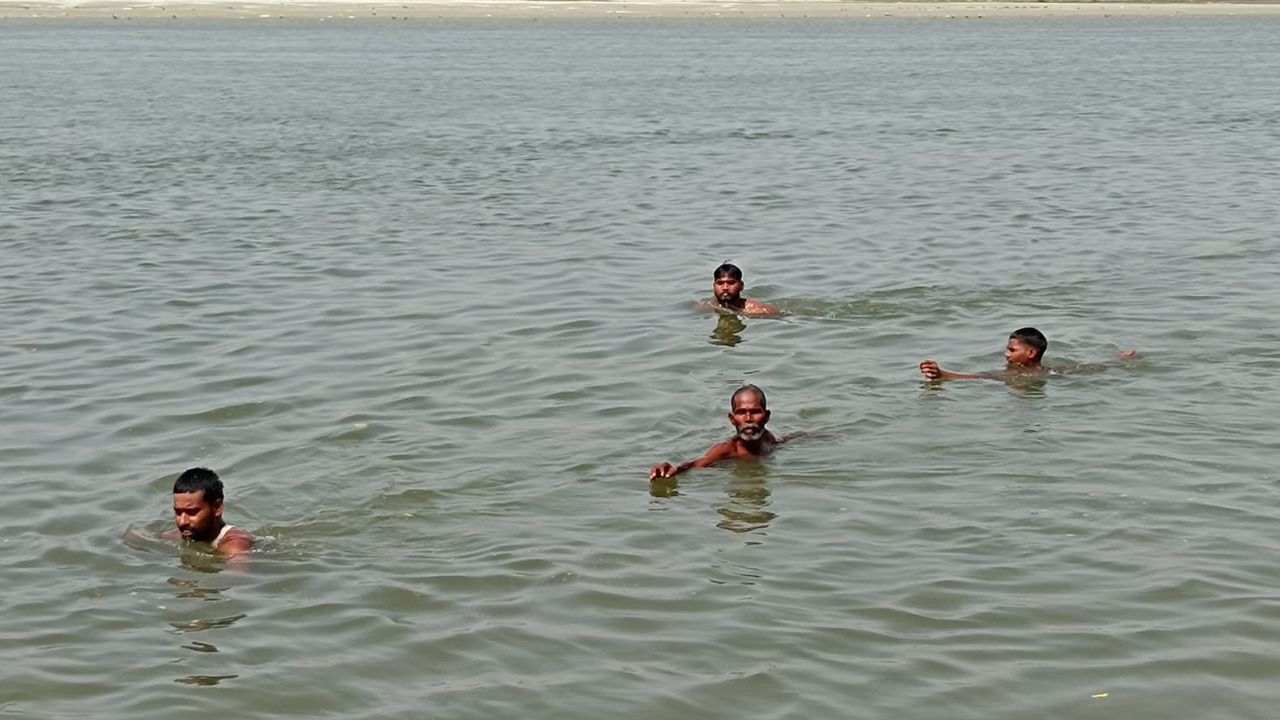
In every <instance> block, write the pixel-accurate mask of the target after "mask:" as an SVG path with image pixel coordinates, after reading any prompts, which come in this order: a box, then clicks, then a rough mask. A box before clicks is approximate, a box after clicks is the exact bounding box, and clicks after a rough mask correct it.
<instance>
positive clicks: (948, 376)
mask: <svg viewBox="0 0 1280 720" xmlns="http://www.w3.org/2000/svg"><path fill="white" fill-rule="evenodd" d="M920 372H921V373H923V374H924V376H925V377H926V378H928V379H930V380H994V379H995V378H992V377H989V376H987V375H966V374H964V373H954V372H949V371H947V370H943V369H942V368H940V367H938V363H937V361H936V360H925V361H924V362H922V363H920Z"/></svg>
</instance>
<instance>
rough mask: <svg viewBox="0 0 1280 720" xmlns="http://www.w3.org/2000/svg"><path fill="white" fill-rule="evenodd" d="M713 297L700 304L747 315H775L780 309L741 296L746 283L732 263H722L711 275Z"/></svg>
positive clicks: (780, 312) (779, 313) (740, 272)
mask: <svg viewBox="0 0 1280 720" xmlns="http://www.w3.org/2000/svg"><path fill="white" fill-rule="evenodd" d="M711 278H712V282H711V292H712V295H713V297H712V298H711V299H710V300H704V301H702V302H701V303H700V306H702V307H705V308H708V309H712V310H724V311H728V312H732V313H737V314H739V315H745V316H748V317H777V316H779V315H781V314H782V310H780V309H778V308H776V307H774V306H772V305H769V304H766V303H762V302H758V301H756V300H751V299H748V298H744V297H742V291H743V289H745V288H746V285H745V284H744V283H743V282H742V269H741V268H739V267H738V266H737V265H734V264H733V263H724V264H723V265H721V266H720V267H718V268H716V269H715V272H714V273H712V275H711Z"/></svg>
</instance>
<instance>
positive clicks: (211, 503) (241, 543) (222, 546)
mask: <svg viewBox="0 0 1280 720" xmlns="http://www.w3.org/2000/svg"><path fill="white" fill-rule="evenodd" d="M173 522H174V524H175V525H177V526H178V531H177V534H178V535H180V536H181V537H182V540H183V542H186V543H192V542H201V543H209V544H210V545H212V546H213V549H214V550H216V551H217V552H218V554H219V555H221V556H223V557H224V558H227V559H231V558H234V557H235V556H237V555H240V554H242V553H247V552H249V549H250V548H252V547H253V536H252V535H250V534H249V533H247V532H245V531H244V530H241V529H240V528H238V527H235V526H234V525H228V524H227V523H226V522H224V521H223V519H222V480H221V479H219V478H218V473H216V472H214V471H212V470H210V469H208V468H200V467H197V468H191V469H190V470H187V471H186V472H184V473H182V474H181V475H179V476H178V479H177V481H176V482H174V483H173Z"/></svg>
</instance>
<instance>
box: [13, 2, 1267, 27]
mask: <svg viewBox="0 0 1280 720" xmlns="http://www.w3.org/2000/svg"><path fill="white" fill-rule="evenodd" d="M1231 15H1238V16H1271V17H1280V2H1278V3H1271V2H1267V3H1115V2H1100V3H1073V2H1047V3H1046V2H959V1H953V2H901V3H886V2H813V1H812V0H744V1H740V2H684V1H682V0H650V1H648V2H630V1H625V2H624V1H622V0H616V1H612V2H575V1H570V2H564V1H561V0H551V1H546V0H542V1H540V0H402V1H401V2H377V1H372V0H369V1H366V0H354V1H353V0H311V1H309V2H291V1H288V0H275V1H272V0H267V1H265V2H263V1H258V2H226V1H222V2H219V1H217V0H207V1H205V2H190V1H189V0H188V1H185V2H172V3H171V2H162V1H157V0H151V1H149V2H128V1H127V0H90V1H88V2H72V1H64V2H47V1H33V2H21V1H14V0H0V19H5V20H22V19H35V20H56V19H100V20H115V21H132V20H137V21H144V20H146V21H154V20H168V21H174V20H200V19H226V20H236V19H240V20H255V21H263V22H266V21H271V20H277V21H278V20H317V21H330V22H351V21H364V22H391V21H403V20H433V19H461V20H466V19H484V18H493V19H514V20H564V19H575V18H582V19H617V20H623V19H646V18H669V19H679V18H703V19H708V18H723V19H734V18H745V19H752V18H755V19H765V18H860V19H882V18H936V19H951V20H963V19H969V20H977V19H987V18H991V19H997V18H1036V17H1044V18H1072V17H1079V18H1100V19H1103V18H1105V19H1113V18H1115V19H1121V18H1143V17H1152V18H1174V17H1200V16H1231Z"/></svg>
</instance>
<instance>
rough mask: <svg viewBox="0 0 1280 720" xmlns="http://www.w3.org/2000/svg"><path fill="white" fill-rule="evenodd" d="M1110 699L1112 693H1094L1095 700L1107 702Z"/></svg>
mask: <svg viewBox="0 0 1280 720" xmlns="http://www.w3.org/2000/svg"><path fill="white" fill-rule="evenodd" d="M1109 697H1111V693H1094V694H1093V699H1094V700H1106V699H1107V698H1109Z"/></svg>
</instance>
